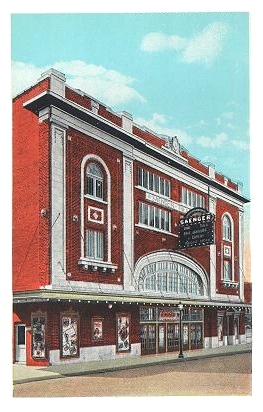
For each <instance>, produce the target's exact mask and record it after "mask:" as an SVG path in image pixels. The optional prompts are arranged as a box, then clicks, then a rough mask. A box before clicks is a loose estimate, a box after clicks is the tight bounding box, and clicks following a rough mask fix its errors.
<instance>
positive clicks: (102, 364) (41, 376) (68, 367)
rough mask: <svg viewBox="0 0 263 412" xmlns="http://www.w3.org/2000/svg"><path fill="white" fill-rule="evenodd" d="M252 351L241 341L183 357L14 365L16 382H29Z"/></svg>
mask: <svg viewBox="0 0 263 412" xmlns="http://www.w3.org/2000/svg"><path fill="white" fill-rule="evenodd" d="M251 351H252V344H251V343H248V344H242V345H235V346H222V347H220V348H213V349H211V348H209V349H199V350H194V351H186V352H184V358H183V359H179V358H178V352H171V353H165V354H161V355H160V354H158V355H145V356H134V357H124V358H119V359H112V360H101V361H92V362H81V363H73V364H64V365H57V366H48V367H35V366H25V365H21V364H18V363H16V364H14V365H13V383H14V384H18V383H26V382H32V381H39V380H45V379H56V378H63V377H65V376H80V375H90V374H95V373H102V372H110V371H114V370H120V369H131V368H139V367H143V366H152V365H157V364H164V363H172V362H185V361H191V360H194V359H200V358H208V357H215V356H224V355H234V354H237V353H247V352H251Z"/></svg>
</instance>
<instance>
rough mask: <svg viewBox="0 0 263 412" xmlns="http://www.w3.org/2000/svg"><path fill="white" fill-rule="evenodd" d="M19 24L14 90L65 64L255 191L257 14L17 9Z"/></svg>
mask: <svg viewBox="0 0 263 412" xmlns="http://www.w3.org/2000/svg"><path fill="white" fill-rule="evenodd" d="M47 28H48V30H47ZM11 29H12V34H11V58H12V88H13V94H16V93H18V92H19V91H21V90H23V89H25V88H26V87H27V86H28V85H30V84H31V83H32V82H35V81H37V79H38V78H39V77H40V74H41V73H42V72H43V71H44V70H46V69H47V68H49V67H54V68H56V69H58V70H61V71H62V72H64V73H65V74H66V76H67V82H68V83H69V84H70V85H72V86H73V87H76V88H80V89H82V90H84V91H85V92H87V93H88V94H91V95H92V96H94V97H97V98H98V99H99V100H101V101H102V102H104V103H106V104H107V105H108V106H109V107H111V109H112V110H114V111H122V110H125V111H128V112H130V113H131V114H132V115H133V119H134V121H135V122H136V123H138V124H140V125H142V126H143V125H144V126H147V127H149V128H150V129H152V130H153V131H155V132H157V133H159V134H164V135H168V136H173V135H177V136H178V138H179V141H180V142H181V145H182V146H184V147H185V148H186V149H187V150H188V151H189V152H190V154H192V155H193V156H195V157H197V158H198V159H200V160H201V161H202V162H205V163H206V162H210V163H213V164H214V165H215V166H216V169H217V170H218V171H219V172H221V173H222V174H224V175H226V176H228V177H230V178H232V179H233V180H234V181H241V182H243V193H244V194H245V195H246V196H250V184H249V180H250V173H249V158H250V156H249V154H250V150H249V149H250V147H249V143H250V137H249V13H246V12H206V13H204V12H202V13H201V12H200V13H198V12H194V13H191V12H187V13H183V12H181V13H171V12H169V13H70V14H54V13H49V14H47V13H46V14H45V13H41V14H27V13H24V14H21V13H18V14H15V13H13V14H12V19H11Z"/></svg>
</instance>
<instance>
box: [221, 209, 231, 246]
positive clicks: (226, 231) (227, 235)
mask: <svg viewBox="0 0 263 412" xmlns="http://www.w3.org/2000/svg"><path fill="white" fill-rule="evenodd" d="M223 239H224V240H232V230H231V221H230V219H229V217H228V216H226V215H225V216H224V217H223Z"/></svg>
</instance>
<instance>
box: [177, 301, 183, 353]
mask: <svg viewBox="0 0 263 412" xmlns="http://www.w3.org/2000/svg"><path fill="white" fill-rule="evenodd" d="M178 309H179V355H178V358H183V357H184V354H183V342H182V313H183V305H182V303H181V302H180V303H179V304H178Z"/></svg>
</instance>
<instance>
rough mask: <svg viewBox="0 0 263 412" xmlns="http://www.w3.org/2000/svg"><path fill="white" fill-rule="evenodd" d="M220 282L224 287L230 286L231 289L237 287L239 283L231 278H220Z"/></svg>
mask: <svg viewBox="0 0 263 412" xmlns="http://www.w3.org/2000/svg"><path fill="white" fill-rule="evenodd" d="M221 283H222V284H223V285H224V286H225V287H226V288H231V289H237V288H238V285H239V284H238V282H234V281H233V280H221Z"/></svg>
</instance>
